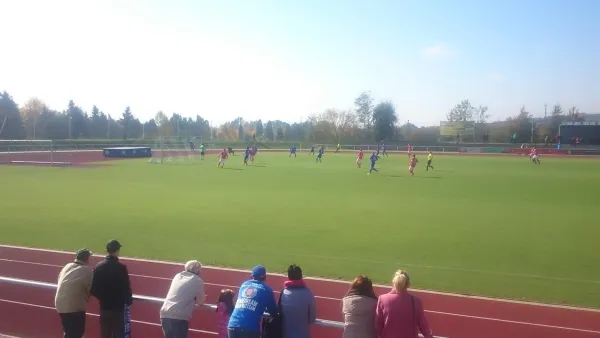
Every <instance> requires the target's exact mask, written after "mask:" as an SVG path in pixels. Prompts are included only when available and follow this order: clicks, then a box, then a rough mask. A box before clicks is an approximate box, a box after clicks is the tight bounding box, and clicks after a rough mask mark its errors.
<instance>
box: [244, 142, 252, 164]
mask: <svg viewBox="0 0 600 338" xmlns="http://www.w3.org/2000/svg"><path fill="white" fill-rule="evenodd" d="M250 153H252V151H251V150H250V146H248V147H246V150H244V165H248V159H249V158H250Z"/></svg>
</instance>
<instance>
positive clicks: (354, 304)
mask: <svg viewBox="0 0 600 338" xmlns="http://www.w3.org/2000/svg"><path fill="white" fill-rule="evenodd" d="M376 307H377V296H376V295H375V291H374V290H373V282H371V280H370V279H369V278H368V277H367V276H363V275H360V276H358V277H356V278H355V279H354V281H353V282H352V284H351V285H350V290H348V293H347V294H346V296H345V297H344V298H343V299H342V313H343V314H344V335H343V338H377V333H376V332H375V308H376Z"/></svg>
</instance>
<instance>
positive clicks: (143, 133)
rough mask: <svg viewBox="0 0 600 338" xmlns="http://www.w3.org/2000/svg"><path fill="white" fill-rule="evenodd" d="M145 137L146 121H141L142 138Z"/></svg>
mask: <svg viewBox="0 0 600 338" xmlns="http://www.w3.org/2000/svg"><path fill="white" fill-rule="evenodd" d="M145 138H146V123H142V139H145Z"/></svg>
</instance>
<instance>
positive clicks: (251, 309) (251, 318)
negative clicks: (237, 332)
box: [227, 280, 278, 332]
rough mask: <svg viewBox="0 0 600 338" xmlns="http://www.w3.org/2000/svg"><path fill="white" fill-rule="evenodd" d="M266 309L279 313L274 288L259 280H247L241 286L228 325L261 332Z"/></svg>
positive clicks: (272, 312)
mask: <svg viewBox="0 0 600 338" xmlns="http://www.w3.org/2000/svg"><path fill="white" fill-rule="evenodd" d="M265 310H267V312H269V313H270V314H277V313H278V311H277V303H276V302H275V295H274V294H273V289H271V287H269V286H268V285H266V284H265V283H263V282H261V281H258V280H249V281H246V282H244V283H243V284H242V286H241V287H240V292H239V293H238V298H237V301H236V302H235V308H234V310H233V313H232V314H231V317H230V318H229V325H227V327H228V328H230V329H242V330H247V331H253V332H260V323H261V319H262V315H263V313H264V311H265Z"/></svg>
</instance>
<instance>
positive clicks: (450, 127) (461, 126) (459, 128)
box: [440, 121, 475, 137]
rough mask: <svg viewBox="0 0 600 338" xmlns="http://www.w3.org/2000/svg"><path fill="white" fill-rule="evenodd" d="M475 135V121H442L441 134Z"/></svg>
mask: <svg viewBox="0 0 600 338" xmlns="http://www.w3.org/2000/svg"><path fill="white" fill-rule="evenodd" d="M457 134H458V135H460V136H463V135H474V134H475V123H474V122H472V121H471V122H469V121H467V122H445V121H442V122H440V136H454V137H456V135H457Z"/></svg>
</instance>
